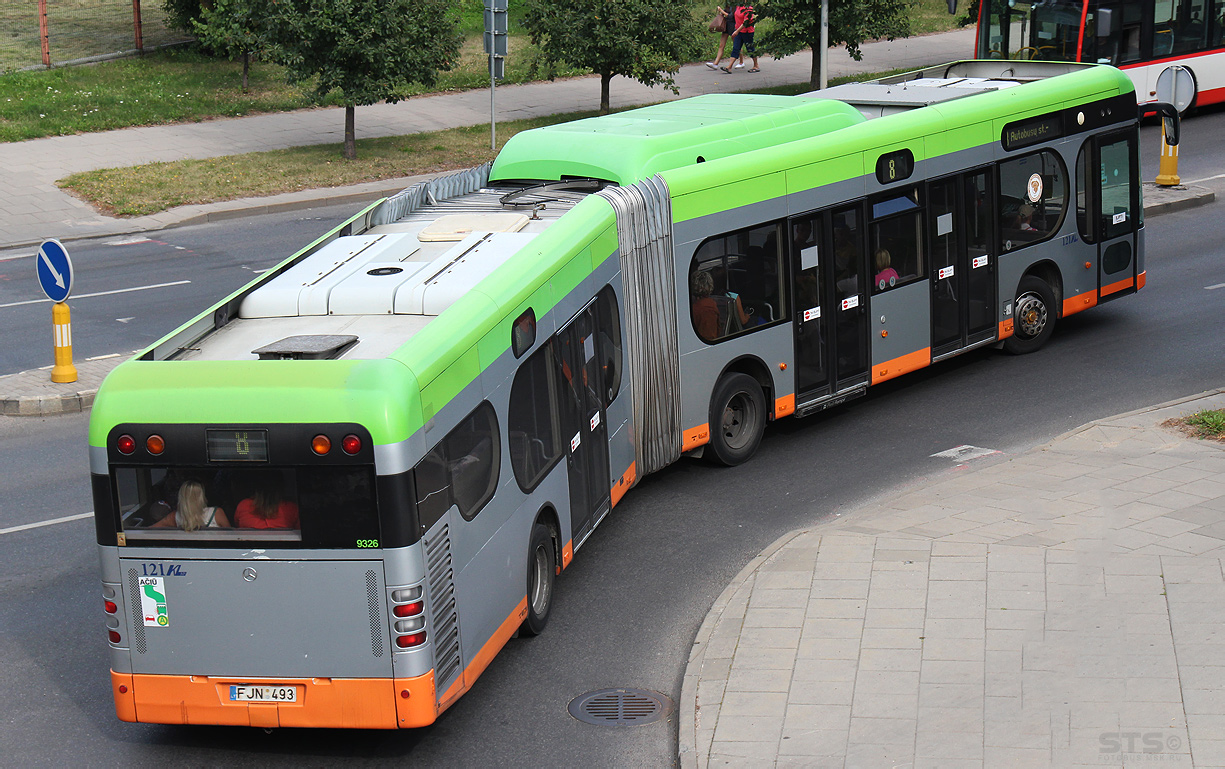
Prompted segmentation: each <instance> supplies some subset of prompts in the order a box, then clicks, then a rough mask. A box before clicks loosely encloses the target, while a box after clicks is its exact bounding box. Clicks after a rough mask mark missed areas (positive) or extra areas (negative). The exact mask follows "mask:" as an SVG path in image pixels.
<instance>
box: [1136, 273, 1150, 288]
mask: <svg viewBox="0 0 1225 769" xmlns="http://www.w3.org/2000/svg"><path fill="white" fill-rule="evenodd" d="M1146 283H1148V270H1145V271H1144V272H1142V273H1140V275H1139V276H1137V277H1136V290H1137V291H1139V290H1140V289H1142V288H1144V284H1146Z"/></svg>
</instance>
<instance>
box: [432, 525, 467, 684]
mask: <svg viewBox="0 0 1225 769" xmlns="http://www.w3.org/2000/svg"><path fill="white" fill-rule="evenodd" d="M425 559H426V568H427V570H428V575H429V591H430V595H429V598H430V603H429V607H430V631H431V634H432V636H433V640H434V675H435V677H436V678H435V680H436V681H437V684H436V686H437V687H438V692H439V693H441V692H445V691H446V690H447V687H449V686H450V685H451V684H452V683H453V682H454V681H455V679H456V678H457V677H458V676H459V673H460V670H462V668H463V664H462V663H463V660H462V658H461V655H460V648H459V614H458V613H457V612H456V610H455V571H454V569H453V567H452V563H451V529H450V527H449V526H447V525H446V524H445V523H444V524H443V525H442V526H440V527H439V528H438V529H437V530H436V531H435V532H434V534H433V536H429V537H426V540H425Z"/></svg>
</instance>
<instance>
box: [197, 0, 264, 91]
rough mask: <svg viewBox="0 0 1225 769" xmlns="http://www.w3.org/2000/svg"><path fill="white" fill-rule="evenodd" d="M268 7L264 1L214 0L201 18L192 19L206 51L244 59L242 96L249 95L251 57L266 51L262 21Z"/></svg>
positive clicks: (203, 10)
mask: <svg viewBox="0 0 1225 769" xmlns="http://www.w3.org/2000/svg"><path fill="white" fill-rule="evenodd" d="M265 4H266V3H263V2H261V0H214V2H213V3H212V5H211V7H205V8H202V9H201V13H200V18H199V19H192V20H191V25H192V27H193V28H194V29H195V32H196V37H198V38H199V39H200V42H201V43H202V44H203V45H204V47H205V48H208V49H209V50H211V51H213V52H214V53H215V54H217V55H219V56H224V57H226V58H227V59H230V60H233V59H234V58H236V57H242V92H243V93H246V92H247V75H248V73H249V72H250V69H251V57H252V56H253V55H255V56H258V55H259V53H260V52H261V51H262V50H263V48H264V44H263V39H262V38H261V35H260V32H261V28H260V22H259V20H260V14H261V12H262V10H263V9H262V7H261V6H263V5H265Z"/></svg>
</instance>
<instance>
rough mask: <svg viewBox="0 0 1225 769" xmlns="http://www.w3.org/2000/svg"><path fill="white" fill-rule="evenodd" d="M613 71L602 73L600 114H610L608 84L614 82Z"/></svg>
mask: <svg viewBox="0 0 1225 769" xmlns="http://www.w3.org/2000/svg"><path fill="white" fill-rule="evenodd" d="M612 79H613V76H612V73H611V72H601V73H600V114H601V115H607V114H608V84H609V83H611V82H612Z"/></svg>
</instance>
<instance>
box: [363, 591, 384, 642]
mask: <svg viewBox="0 0 1225 769" xmlns="http://www.w3.org/2000/svg"><path fill="white" fill-rule="evenodd" d="M366 603H368V604H369V605H370V650H371V651H372V652H374V656H376V657H382V656H383V647H384V646H385V644H384V643H383V613H382V612H381V611H380V610H379V581H378V578H377V577H376V576H375V575H374V572H373V571H368V572H366Z"/></svg>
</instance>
